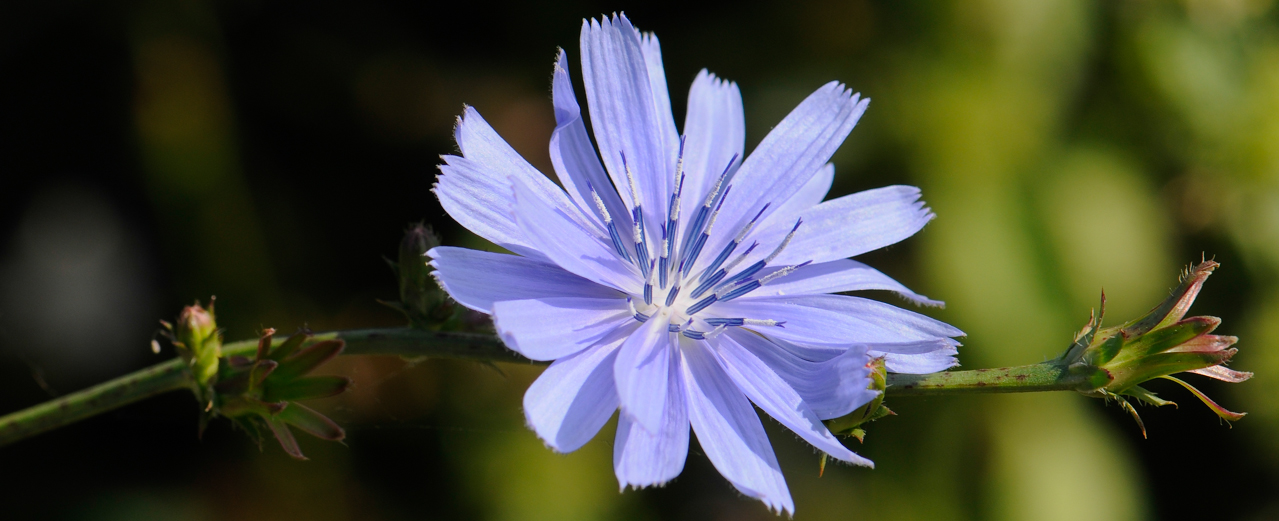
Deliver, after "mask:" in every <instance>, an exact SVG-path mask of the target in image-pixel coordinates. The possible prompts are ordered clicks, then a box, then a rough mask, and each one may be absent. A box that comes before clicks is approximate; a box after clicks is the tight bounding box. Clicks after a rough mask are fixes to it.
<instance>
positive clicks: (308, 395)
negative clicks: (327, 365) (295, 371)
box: [262, 376, 351, 401]
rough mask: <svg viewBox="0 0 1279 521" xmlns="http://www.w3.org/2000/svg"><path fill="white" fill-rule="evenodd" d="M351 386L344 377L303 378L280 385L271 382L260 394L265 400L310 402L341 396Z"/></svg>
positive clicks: (348, 380)
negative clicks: (316, 399) (311, 400)
mask: <svg viewBox="0 0 1279 521" xmlns="http://www.w3.org/2000/svg"><path fill="white" fill-rule="evenodd" d="M350 385H351V379H350V378H347V377H345V376H303V377H300V378H296V379H293V380H290V381H284V382H280V383H274V382H272V383H271V385H270V386H268V387H267V388H266V389H265V390H264V391H263V394H262V398H263V399H265V400H272V401H274V400H289V401H293V400H310V399H315V398H327V397H329V396H334V395H338V394H342V392H343V391H345V390H346V388H347V387H349V386H350Z"/></svg>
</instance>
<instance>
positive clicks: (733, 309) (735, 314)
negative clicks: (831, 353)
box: [706, 295, 963, 346]
mask: <svg viewBox="0 0 1279 521" xmlns="http://www.w3.org/2000/svg"><path fill="white" fill-rule="evenodd" d="M706 312H708V313H710V314H712V316H716V317H722V318H752V319H762V320H781V321H785V324H784V326H783V327H761V328H760V331H761V333H764V334H766V335H768V336H770V337H775V338H780V339H782V340H786V341H790V342H795V343H799V344H805V345H813V346H839V345H847V344H851V343H855V342H865V343H876V342H879V343H897V342H910V341H915V340H931V339H937V338H943V337H955V336H963V332H962V331H960V330H958V329H956V328H954V327H953V326H951V325H949V324H946V323H945V322H941V321H939V320H935V319H932V318H929V317H926V316H924V315H920V314H919V313H915V312H912V311H907V310H904V309H901V308H899V307H896V306H892V305H889V304H884V303H883V302H877V301H874V300H869V299H864V298H860V297H850V296H846V295H804V296H794V297H759V298H740V299H737V300H733V301H730V302H719V303H716V304H713V305H712V306H710V307H709V308H707V309H706Z"/></svg>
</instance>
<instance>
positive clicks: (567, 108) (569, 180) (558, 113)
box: [551, 49, 631, 230]
mask: <svg viewBox="0 0 1279 521" xmlns="http://www.w3.org/2000/svg"><path fill="white" fill-rule="evenodd" d="M567 60H568V55H567V54H565V53H564V50H563V49H561V50H560V53H559V57H558V58H557V59H556V61H555V76H554V80H553V82H552V88H551V92H552V95H551V98H552V101H553V102H554V104H555V131H554V132H552V133H551V163H552V164H553V165H554V166H555V174H556V176H558V177H559V179H560V184H562V185H564V186H565V187H567V188H568V192H569V194H571V195H572V196H573V200H574V201H575V202H576V203H577V204H578V206H580V207H582V208H584V209H586V210H585V211H586V213H588V214H590V215H594V216H596V218H597V220H598V221H599V222H600V223H603V221H604V215H603V214H601V213H600V212H599V209H598V208H597V207H596V204H595V201H594V197H593V196H591V188H594V189H595V193H597V194H599V197H600V200H601V201H603V202H604V207H605V208H606V209H607V210H608V213H609V217H611V218H612V219H613V220H614V221H616V222H617V226H618V229H619V230H630V229H631V214H630V210H629V209H628V208H627V207H626V205H625V204H624V203H623V202H622V200H621V199H620V198H618V196H617V191H616V190H614V189H613V181H612V180H610V179H609V178H608V174H606V173H605V172H604V167H603V166H600V158H599V155H597V154H596V153H595V147H594V146H593V145H592V144H591V138H590V137H589V136H587V135H586V125H585V124H584V122H583V121H582V111H581V108H580V107H579V106H578V104H577V96H576V95H575V94H574V93H573V80H572V79H571V78H570V77H569V73H568V62H567Z"/></svg>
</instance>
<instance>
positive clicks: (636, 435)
mask: <svg viewBox="0 0 1279 521" xmlns="http://www.w3.org/2000/svg"><path fill="white" fill-rule="evenodd" d="M670 363H671V366H670V370H669V373H668V374H669V377H668V385H669V388H668V389H667V392H666V415H665V416H664V417H663V419H662V425H661V427H660V428H659V430H658V431H657V433H656V434H650V433H649V431H647V430H645V429H644V428H643V427H640V426H639V425H637V424H636V423H635V422H634V421H633V420H631V418H630V417H629V416H627V415H626V414H620V415H618V419H617V437H616V439H615V441H614V444H613V471H614V472H615V473H616V474H617V482H618V485H619V486H621V488H623V489H624V488H626V487H627V486H632V487H635V488H643V487H651V486H655V485H661V484H662V483H665V482H667V481H670V480H672V479H675V476H678V475H679V473H680V471H681V470H683V469H684V460H685V459H686V458H687V457H688V429H689V426H688V405H687V404H686V403H685V400H684V385H683V378H682V377H681V376H680V369H679V365H678V364H679V357H677V356H672V357H670Z"/></svg>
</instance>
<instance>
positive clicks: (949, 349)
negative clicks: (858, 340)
mask: <svg viewBox="0 0 1279 521" xmlns="http://www.w3.org/2000/svg"><path fill="white" fill-rule="evenodd" d="M867 347H869V348H870V351H868V353H869V354H870V356H872V357H875V358H878V357H881V356H882V357H884V368H885V369H887V370H888V372H890V373H910V374H928V373H936V372H938V371H945V370H947V369H950V368H952V367H955V366H957V365H959V359H958V358H957V357H956V355H958V354H959V348H958V347H957V344H954V343H941V344H938V343H925V344H919V345H912V344H907V345H884V344H871V345H869V346H867Z"/></svg>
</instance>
